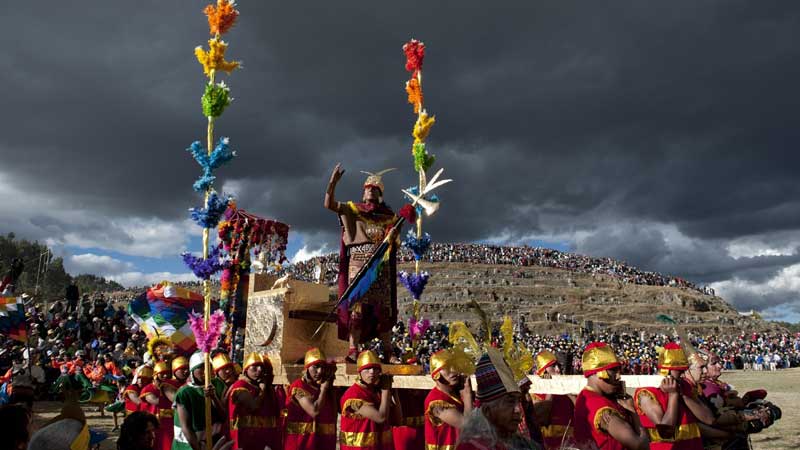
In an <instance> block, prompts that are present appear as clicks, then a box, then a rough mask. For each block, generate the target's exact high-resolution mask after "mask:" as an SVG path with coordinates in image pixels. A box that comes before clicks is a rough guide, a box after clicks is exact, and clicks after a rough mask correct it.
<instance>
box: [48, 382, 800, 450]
mask: <svg viewBox="0 0 800 450" xmlns="http://www.w3.org/2000/svg"><path fill="white" fill-rule="evenodd" d="M723 379H724V380H725V381H727V382H728V383H730V384H732V385H733V386H734V387H735V388H736V389H737V390H738V391H739V392H742V393H743V392H746V391H748V390H751V389H766V390H767V391H768V392H769V395H768V396H767V399H768V400H770V401H772V402H773V403H775V404H776V405H778V406H780V408H781V409H782V410H783V418H782V419H781V420H780V421H778V422H777V423H776V424H775V425H773V426H772V427H770V428H768V429H766V430H764V431H762V432H761V433H759V434H754V435H752V436H751V442H752V445H753V449H755V450H775V449H787V450H788V449H798V448H800V368H798V369H788V370H781V371H777V372H752V371H748V372H741V371H737V372H729V373H726V374H724V375H723ZM59 409H60V404H58V403H54V402H39V403H36V405H35V406H34V410H35V413H36V414H35V418H34V427H38V426H40V425H41V424H42V423H44V422H46V421H47V420H49V419H51V418H53V417H54V416H55V415H56V414H58V411H59ZM84 412H85V413H86V417H87V419H88V420H89V426H90V427H92V428H93V429H95V430H98V431H102V432H104V433H107V434H108V435H109V439H107V440H106V441H104V442H103V443H102V445H101V447H100V448H101V449H102V450H113V449H114V448H116V446H115V441H116V436H117V432H112V431H111V429H112V428H113V426H114V422H113V420H112V418H111V414H110V413H106V414H105V417H100V413H99V412H98V409H97V407H89V406H87V407H85V408H84ZM119 420H120V424H121V423H122V417H121V416H120V417H119Z"/></svg>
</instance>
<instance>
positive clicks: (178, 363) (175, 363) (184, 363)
mask: <svg viewBox="0 0 800 450" xmlns="http://www.w3.org/2000/svg"><path fill="white" fill-rule="evenodd" d="M188 368H189V360H188V359H186V357H185V356H178V357H177V358H175V359H173V360H172V371H173V372H175V371H176V370H179V369H188Z"/></svg>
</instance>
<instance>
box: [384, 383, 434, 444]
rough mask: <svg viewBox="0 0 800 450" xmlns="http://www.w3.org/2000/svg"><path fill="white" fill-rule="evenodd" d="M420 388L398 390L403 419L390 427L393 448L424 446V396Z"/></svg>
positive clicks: (425, 393) (424, 393)
mask: <svg viewBox="0 0 800 450" xmlns="http://www.w3.org/2000/svg"><path fill="white" fill-rule="evenodd" d="M426 395H428V393H427V392H425V391H424V390H422V389H403V390H402V391H400V395H399V398H400V407H401V408H402V410H403V419H402V422H401V423H400V424H399V425H395V427H394V428H392V438H393V440H394V448H395V450H423V449H424V448H425V405H424V402H425V396H426Z"/></svg>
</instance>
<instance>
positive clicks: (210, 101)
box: [201, 83, 232, 117]
mask: <svg viewBox="0 0 800 450" xmlns="http://www.w3.org/2000/svg"><path fill="white" fill-rule="evenodd" d="M230 92H231V90H230V88H228V86H225V83H217V84H207V85H206V90H205V92H204V93H203V97H202V99H201V103H202V105H203V115H205V116H206V117H219V116H221V115H222V113H223V112H224V111H225V108H227V107H228V105H230V104H231V100H232V99H231V97H230Z"/></svg>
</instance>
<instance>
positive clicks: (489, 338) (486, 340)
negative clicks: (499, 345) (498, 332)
mask: <svg viewBox="0 0 800 450" xmlns="http://www.w3.org/2000/svg"><path fill="white" fill-rule="evenodd" d="M469 307H470V308H473V309H474V310H475V313H476V314H478V317H480V319H481V324H482V325H483V329H484V330H486V336H484V338H483V342H484V344H487V345H488V344H489V343H491V342H492V322H491V321H489V316H488V315H487V314H486V311H484V310H483V308H481V305H479V304H478V302H476V301H475V299H474V298H473V299H472V300H470V303H469Z"/></svg>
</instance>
